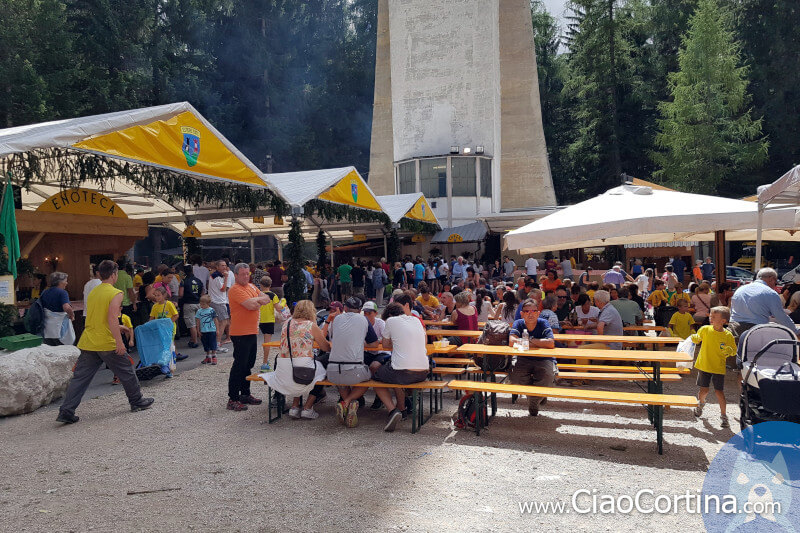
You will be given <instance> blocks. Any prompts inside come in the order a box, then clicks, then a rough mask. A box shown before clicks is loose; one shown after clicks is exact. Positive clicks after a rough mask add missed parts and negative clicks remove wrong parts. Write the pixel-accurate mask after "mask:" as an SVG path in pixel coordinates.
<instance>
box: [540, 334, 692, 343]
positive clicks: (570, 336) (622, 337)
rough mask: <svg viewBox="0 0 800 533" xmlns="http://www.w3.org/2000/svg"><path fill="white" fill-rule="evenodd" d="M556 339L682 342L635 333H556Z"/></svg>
mask: <svg viewBox="0 0 800 533" xmlns="http://www.w3.org/2000/svg"><path fill="white" fill-rule="evenodd" d="M553 337H554V338H555V340H557V341H562V342H600V343H609V342H620V343H622V344H662V345H663V344H680V343H681V341H683V339H681V338H680V337H648V336H641V337H640V336H633V335H575V334H574V333H556V334H554V335H553Z"/></svg>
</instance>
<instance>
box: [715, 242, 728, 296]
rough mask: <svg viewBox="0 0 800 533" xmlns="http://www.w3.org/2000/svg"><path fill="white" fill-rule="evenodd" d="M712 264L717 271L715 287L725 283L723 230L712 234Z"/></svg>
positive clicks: (725, 264)
mask: <svg viewBox="0 0 800 533" xmlns="http://www.w3.org/2000/svg"><path fill="white" fill-rule="evenodd" d="M714 264H715V265H716V270H717V276H716V277H717V287H719V284H720V283H724V282H725V273H726V270H727V269H726V268H725V267H726V266H727V263H726V262H725V230H722V231H715V232H714Z"/></svg>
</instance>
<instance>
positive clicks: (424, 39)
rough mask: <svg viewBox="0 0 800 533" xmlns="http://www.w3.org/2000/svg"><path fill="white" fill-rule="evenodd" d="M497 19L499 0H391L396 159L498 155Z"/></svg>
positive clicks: (392, 89) (392, 82)
mask: <svg viewBox="0 0 800 533" xmlns="http://www.w3.org/2000/svg"><path fill="white" fill-rule="evenodd" d="M497 20H498V2H497V0H437V1H431V0H389V23H390V28H391V31H390V46H391V93H392V103H393V107H392V125H393V132H394V139H393V141H394V160H395V161H400V160H403V159H407V158H410V157H419V156H426V155H439V154H447V153H448V152H449V151H450V146H452V145H458V146H461V147H464V146H469V147H472V148H473V149H474V148H475V146H476V145H482V146H484V149H485V151H486V154H487V155H492V156H495V157H496V154H499V150H498V141H499V138H500V135H499V132H500V123H499V117H500V70H499V69H500V65H499V53H500V52H499V38H498V32H499V29H498V23H497ZM474 210H475V209H474V202H473V212H474Z"/></svg>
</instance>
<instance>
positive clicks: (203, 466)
mask: <svg viewBox="0 0 800 533" xmlns="http://www.w3.org/2000/svg"><path fill="white" fill-rule="evenodd" d="M230 363H231V359H230V357H225V358H224V359H222V360H221V361H220V364H219V365H218V366H216V367H213V366H205V365H203V366H200V367H196V368H193V369H191V370H187V371H183V372H181V373H180V374H179V375H177V376H176V377H175V378H174V379H172V380H169V381H163V380H162V379H160V378H159V379H156V380H153V381H151V382H146V383H144V384H143V387H144V388H145V394H146V395H149V396H154V397H155V398H156V403H155V404H154V406H153V408H152V409H150V410H149V411H143V412H139V413H131V412H130V411H129V409H128V405H127V401H126V399H125V395H124V393H122V391H115V392H113V393H111V394H108V395H105V396H95V397H93V398H92V397H90V396H89V395H87V396H86V397H85V399H84V402H83V403H82V404H81V406H80V407H79V408H78V413H77V414H78V415H79V416H80V417H81V421H80V422H79V423H77V424H75V425H71V426H62V425H61V424H57V423H56V422H55V417H56V414H57V411H56V407H55V406H49V407H46V408H42V409H39V410H38V411H36V412H35V413H32V414H29V415H25V416H19V417H12V418H7V419H0V449H2V450H3V460H2V464H0V516H2V517H3V519H2V522H0V530H2V531H26V532H27V531H89V530H96V531H107V530H108V531H110V530H115V531H165V530H172V531H190V530H198V531H248V530H254V531H280V532H287V531H322V532H327V531H335V530H342V531H373V530H377V531H396V530H400V531H402V530H408V531H531V530H533V531H538V530H544V529H547V530H548V531H570V532H573V531H631V530H644V529H645V528H647V529H650V528H652V527H653V526H657V527H659V528H662V530H666V528H672V529H675V530H681V531H702V530H703V523H702V517H701V516H700V515H697V514H687V513H684V512H680V513H677V514H667V515H655V514H636V513H634V514H600V513H596V514H592V513H590V514H578V513H576V512H575V511H574V510H569V511H568V512H567V513H566V514H558V515H556V514H527V513H521V512H520V503H522V502H530V501H535V502H547V501H554V502H558V501H562V502H566V503H567V504H569V503H570V501H571V498H572V494H573V493H574V492H575V491H577V490H579V489H587V490H590V491H591V490H596V491H597V493H596V494H597V495H598V496H599V495H601V494H611V495H630V496H633V495H634V494H635V493H636V492H637V491H639V490H641V489H651V490H653V491H655V494H656V495H658V494H668V495H677V494H684V493H685V492H686V491H687V490H690V491H696V490H699V489H700V487H701V486H702V482H703V476H704V475H705V472H706V471H707V469H708V466H709V464H710V462H711V460H712V459H713V457H714V455H715V453H716V452H717V451H718V450H719V448H721V446H722V445H723V444H724V443H725V441H727V439H728V438H730V437H731V436H732V435H733V431H732V430H731V429H725V430H722V429H720V428H719V409H718V407H717V406H716V405H715V404H709V405H708V406H707V407H706V412H705V413H704V415H703V418H701V419H699V420H698V419H695V418H694V416H693V415H692V413H691V411H690V410H689V409H685V408H672V409H670V410H668V411H667V413H666V416H665V419H666V420H665V444H664V455H662V456H659V455H657V453H656V446H655V431H654V430H653V429H652V427H651V426H650V425H649V424H648V422H647V418H646V415H645V412H644V409H643V408H642V407H637V406H622V405H612V404H585V403H576V402H571V401H563V400H561V401H556V400H551V401H550V402H548V404H547V405H546V406H545V407H543V409H542V412H541V414H540V415H539V416H538V417H537V418H531V417H528V416H527V410H526V409H525V408H524V407H522V406H521V405H520V404H516V405H512V404H511V402H510V398H509V397H502V396H501V397H500V398H499V408H500V409H499V411H498V416H497V418H496V419H495V420H494V421H493V422H492V423H491V426H490V428H489V430H488V431H486V432H485V433H482V434H481V436H480V437H476V436H475V435H474V433H472V432H469V431H466V430H460V431H456V430H454V429H453V428H452V426H451V423H450V415H451V414H452V413H454V412H455V410H456V405H457V404H456V402H455V399H454V396H453V393H446V394H445V395H444V397H445V407H444V410H443V412H441V413H439V414H438V415H436V416H435V417H434V418H433V419H432V420H430V421H429V422H428V423H427V424H426V425H425V426H423V428H422V430H421V432H420V433H418V434H416V435H412V434H411V433H410V427H411V423H410V420H409V421H405V422H403V423H402V424H401V425H400V426H399V427H398V430H397V431H396V432H395V433H393V434H387V433H384V432H383V431H382V427H383V424H384V423H385V417H386V411H385V410H382V411H380V412H371V411H370V410H369V409H362V410H361V411H360V412H359V419H360V424H359V427H358V428H354V429H346V428H344V427H342V426H341V425H338V423H337V422H336V420H335V418H334V416H333V402H334V399H335V392H334V391H333V390H332V389H328V399H327V401H326V402H324V403H322V404H320V405H318V411H319V412H320V414H321V416H320V418H319V419H317V420H316V421H305V420H303V421H294V420H291V419H288V418H285V419H283V420H281V421H279V422H278V423H276V424H272V425H268V424H267V423H266V420H265V419H266V405H265V404H262V405H261V406H255V407H253V406H251V408H250V410H249V411H247V412H241V413H235V412H232V411H227V410H226V409H225V402H226V386H227V377H228V370H229V368H230ZM179 369H180V366H179ZM595 385H598V384H597V383H596V384H595ZM599 385H600V387H598V388H603V389H606V390H625V391H638V389H637V388H636V386H635V385H633V384H623V383H613V384H602V383H600V384H599ZM665 388H666V391H665V392H668V393H674V394H694V393H695V392H696V388H695V386H694V376H691V377H686V378H684V380H683V381H682V382H680V383H670V384H667V385H666V386H665ZM726 389H727V398H728V401H729V404H728V413H729V415H732V416H731V424H732V426H733V427H734V429H735V428H738V407H737V406H736V401H737V386H736V376H735V374H729V375H728V379H727V384H726ZM254 392H255V393H256V395H258V396H261V397H263V396H265V394H266V393H265V391H264V389H263V387H262V386H261V385H260V384H254ZM372 397H373V396H372V393H371V392H370V393H367V401H368V405H369V403H371V401H372ZM709 400H710V401H714V400H712V399H711V397H710V398H709ZM523 404H524V402H523ZM164 489H173V490H170V491H168V492H153V493H145V494H128V493H129V492H135V491H157V490H164ZM588 501H589V500H588V499H584V500H582V502H583V503H586V502H588Z"/></svg>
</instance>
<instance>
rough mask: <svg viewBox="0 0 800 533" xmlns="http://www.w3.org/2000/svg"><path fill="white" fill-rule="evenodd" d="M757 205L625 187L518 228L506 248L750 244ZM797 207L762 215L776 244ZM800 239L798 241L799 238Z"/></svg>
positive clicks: (790, 229) (792, 224)
mask: <svg viewBox="0 0 800 533" xmlns="http://www.w3.org/2000/svg"><path fill="white" fill-rule="evenodd" d="M758 211H759V210H758V205H757V204H756V203H755V202H746V201H743V200H734V199H730V198H719V197H716V196H706V195H701V194H690V193H683V192H677V191H670V190H658V189H655V188H651V187H646V186H638V185H622V186H619V187H614V188H613V189H610V190H608V191H606V192H605V193H603V194H601V195H600V196H597V197H596V198H592V199H590V200H586V201H584V202H580V203H578V204H575V205H572V206H569V207H567V208H565V209H562V210H561V211H558V212H556V213H553V214H552V215H548V216H546V217H544V218H541V219H539V220H536V221H534V222H531V223H530V224H527V225H525V226H523V227H521V228H518V229H515V230H513V231H511V232H509V233H508V234H506V236H505V248H506V249H510V250H518V251H519V252H520V253H523V254H525V253H534V252H544V251H550V250H565V249H569V248H585V247H591V246H611V245H617V244H628V243H634V242H635V243H643V242H672V241H690V240H691V241H704V240H715V234H716V233H717V232H720V231H727V232H731V233H729V234H728V235H729V236H728V238H731V239H742V240H746V239H748V238H752V231H753V229H754V228H756V227H757V226H758V219H759V212H758ZM796 213H797V212H796V210H795V209H776V210H771V211H766V212H764V213H763V216H762V218H763V227H764V228H769V229H770V230H776V231H774V232H771V234H772V237H773V238H775V239H776V240H792V239H793V236H792V234H793V233H794V228H797V227H798V223H797V219H796ZM799 240H800V239H799Z"/></svg>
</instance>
